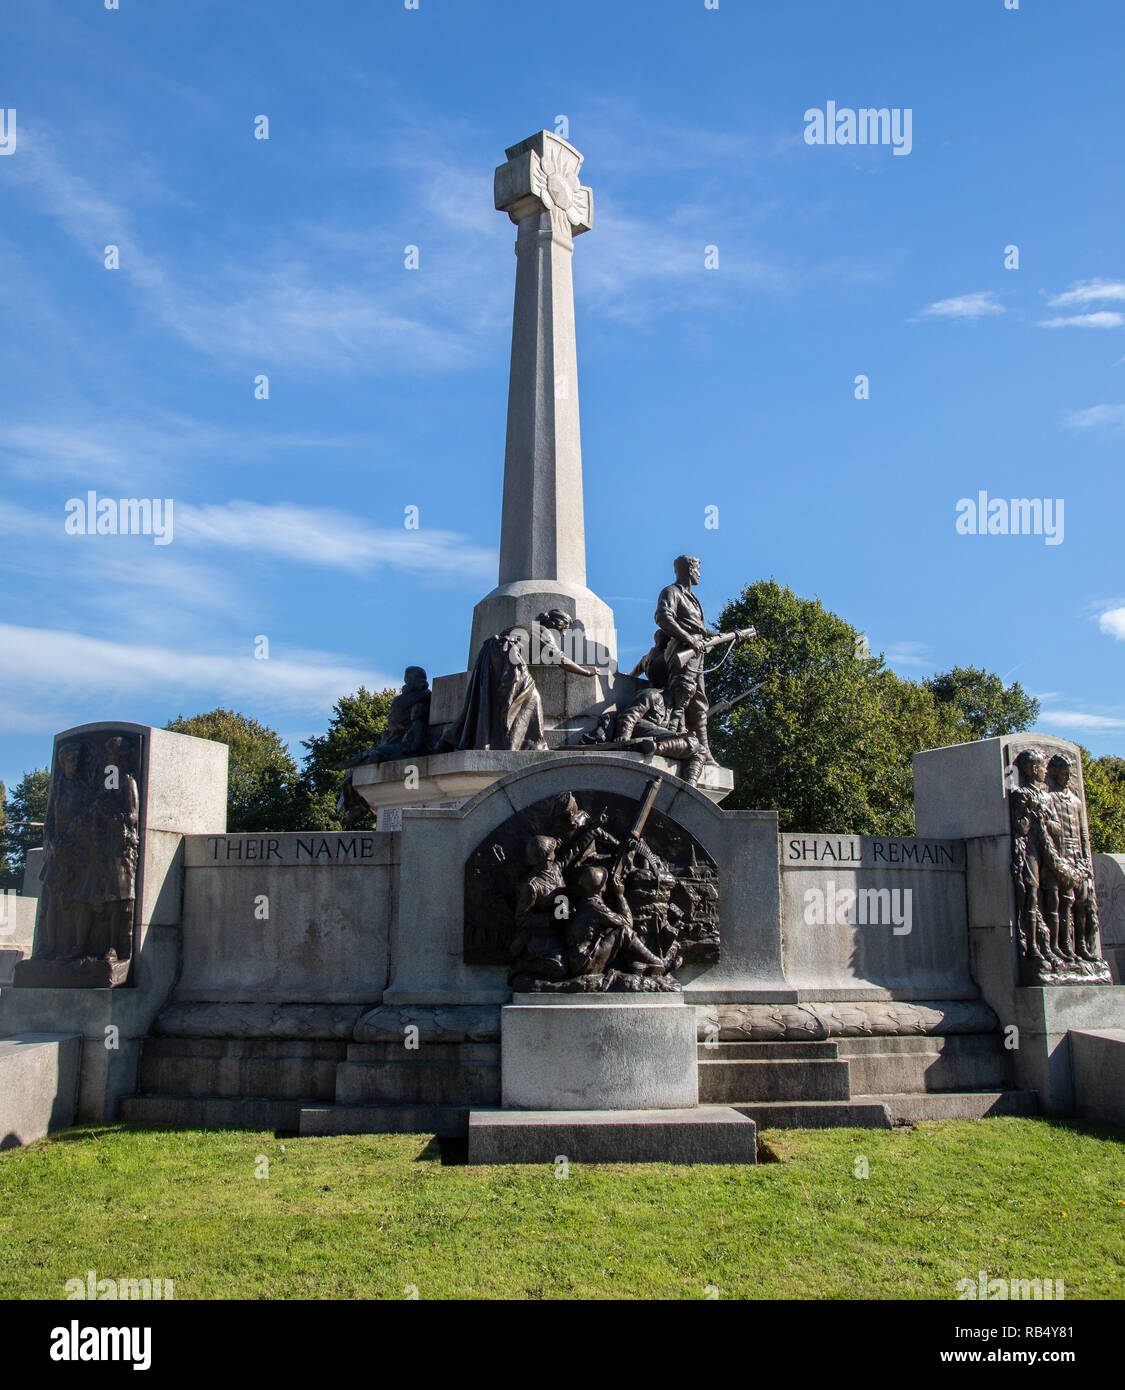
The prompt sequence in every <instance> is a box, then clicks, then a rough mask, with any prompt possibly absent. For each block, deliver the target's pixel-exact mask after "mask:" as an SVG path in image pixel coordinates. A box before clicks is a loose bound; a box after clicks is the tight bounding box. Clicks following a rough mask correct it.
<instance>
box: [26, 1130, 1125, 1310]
mask: <svg viewBox="0 0 1125 1390" xmlns="http://www.w3.org/2000/svg"><path fill="white" fill-rule="evenodd" d="M763 1140H764V1143H765V1145H766V1146H767V1147H768V1149H770V1150H772V1152H773V1153H774V1154H775V1155H776V1156H777V1157H778V1158H779V1159H780V1160H782V1161H781V1162H775V1163H762V1164H759V1165H758V1166H757V1167H756V1168H755V1167H750V1168H737V1167H698V1168H682V1167H672V1166H667V1165H663V1164H651V1165H649V1164H645V1165H627V1164H621V1165H597V1166H584V1165H580V1164H572V1165H571V1167H570V1172H569V1176H568V1177H566V1178H565V1179H560V1178H557V1177H556V1176H555V1173H554V1169H553V1168H551V1167H539V1166H535V1167H527V1166H518V1167H508V1168H469V1167H464V1166H461V1167H456V1166H451V1165H444V1166H443V1164H442V1163H441V1161H440V1157H439V1154H438V1148H437V1145H436V1144H434V1143H431V1142H430V1141H428V1140H427V1138H426V1137H425V1136H413V1135H375V1136H370V1137H366V1136H364V1137H354V1138H339V1139H276V1138H275V1137H274V1136H273V1135H272V1134H255V1133H246V1132H226V1131H223V1132H203V1133H200V1132H195V1131H186V1130H181V1131H156V1130H146V1129H141V1128H136V1127H131V1126H110V1127H106V1128H100V1129H94V1130H86V1129H77V1130H71V1131H68V1132H67V1133H65V1134H62V1135H57V1136H53V1137H52V1138H51V1139H48V1140H44V1141H42V1142H40V1143H38V1144H34V1145H31V1146H30V1147H29V1148H26V1149H16V1150H12V1151H9V1152H7V1153H4V1154H0V1251H2V1254H0V1297H4V1298H60V1297H62V1296H63V1293H64V1286H65V1282H66V1280H67V1279H72V1278H84V1277H85V1274H86V1271H87V1270H88V1269H93V1270H95V1271H96V1272H97V1274H98V1276H99V1277H100V1278H107V1277H109V1278H124V1277H128V1278H141V1277H145V1276H147V1277H150V1278H154V1279H155V1278H170V1279H173V1280H174V1281H175V1290H176V1297H177V1298H178V1299H191V1298H277V1299H291V1298H402V1297H404V1294H405V1291H406V1289H407V1287H408V1286H410V1285H414V1286H416V1287H417V1289H418V1296H419V1297H420V1298H431V1299H434V1298H581V1299H588V1298H645V1299H650V1298H703V1297H705V1296H707V1289H708V1286H713V1287H714V1288H717V1290H718V1296H719V1297H721V1298H847V1299H857V1298H941V1299H947V1298H952V1297H954V1296H955V1291H956V1283H957V1280H958V1279H961V1278H964V1277H972V1278H975V1277H976V1275H977V1272H978V1271H979V1270H981V1269H984V1270H987V1271H988V1273H989V1275H990V1277H997V1276H1002V1277H1008V1278H1028V1279H1033V1278H1043V1279H1046V1278H1052V1279H1063V1280H1064V1282H1065V1286H1066V1297H1067V1298H1072V1299H1073V1298H1089V1299H1110V1298H1121V1297H1122V1296H1125V1161H1123V1159H1125V1149H1123V1147H1122V1144H1121V1134H1120V1131H1113V1130H1107V1129H1101V1128H1098V1127H1095V1126H1092V1125H1083V1124H1079V1123H1050V1122H1048V1121H1045V1120H1023V1119H995V1120H969V1121H955V1122H946V1123H933V1124H923V1125H919V1126H917V1127H916V1128H915V1129H913V1130H911V1131H890V1132H888V1131H878V1130H821V1131H817V1130H800V1131H777V1130H775V1131H771V1132H769V1133H768V1134H766V1135H764V1136H763ZM259 1155H265V1156H266V1157H267V1158H268V1160H269V1177H268V1179H259V1178H256V1177H255V1175H254V1174H255V1166H256V1163H257V1159H258V1156H259ZM861 1156H862V1157H865V1158H866V1159H867V1162H868V1165H869V1170H870V1176H869V1177H868V1178H867V1179H865V1180H863V1179H858V1178H856V1177H855V1176H854V1174H855V1161H856V1159H857V1158H858V1157H861Z"/></svg>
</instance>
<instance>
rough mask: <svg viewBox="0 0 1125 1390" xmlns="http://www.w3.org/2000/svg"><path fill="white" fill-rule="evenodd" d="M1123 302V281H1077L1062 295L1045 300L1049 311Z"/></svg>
mask: <svg viewBox="0 0 1125 1390" xmlns="http://www.w3.org/2000/svg"><path fill="white" fill-rule="evenodd" d="M1115 300H1117V301H1123V302H1125V280H1079V281H1077V282H1076V283H1075V284H1073V285H1072V286H1071V287H1070V289H1069V290H1066V291H1065V292H1064V293H1063V294H1057V295H1055V297H1054V298H1053V299H1048V300H1047V306H1048V308H1051V309H1067V308H1071V307H1077V306H1080V305H1083V304H1104V303H1112V302H1113V301H1115Z"/></svg>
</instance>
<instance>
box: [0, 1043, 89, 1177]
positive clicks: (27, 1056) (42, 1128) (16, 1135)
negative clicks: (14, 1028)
mask: <svg viewBox="0 0 1125 1390" xmlns="http://www.w3.org/2000/svg"><path fill="white" fill-rule="evenodd" d="M81 1054H82V1039H81V1038H80V1037H79V1036H78V1035H77V1034H75V1033H69V1034H63V1033H23V1034H20V1035H19V1036H17V1037H11V1038H0V1149H11V1148H16V1147H18V1146H19V1145H20V1144H30V1143H32V1142H33V1141H34V1140H36V1139H42V1138H43V1136H44V1135H45V1134H48V1133H50V1132H51V1131H52V1130H56V1129H65V1128H66V1127H67V1126H68V1125H71V1124H73V1123H74V1117H75V1110H76V1103H77V1099H78V1073H79V1068H80V1065H81Z"/></svg>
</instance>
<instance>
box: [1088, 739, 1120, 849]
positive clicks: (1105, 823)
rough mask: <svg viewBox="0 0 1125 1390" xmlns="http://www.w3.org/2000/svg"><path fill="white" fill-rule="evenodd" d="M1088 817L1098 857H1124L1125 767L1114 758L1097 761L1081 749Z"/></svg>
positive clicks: (1091, 842) (1107, 755)
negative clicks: (1109, 855) (1101, 855)
mask: <svg viewBox="0 0 1125 1390" xmlns="http://www.w3.org/2000/svg"><path fill="white" fill-rule="evenodd" d="M1079 748H1080V749H1081V752H1082V781H1083V782H1084V784H1085V787H1086V817H1087V819H1088V820H1089V823H1090V846H1091V848H1092V850H1093V852H1094V853H1095V854H1125V775H1123V774H1125V763H1123V760H1122V759H1121V758H1118V757H1114V756H1113V754H1110V753H1107V754H1106V755H1105V757H1102V758H1095V757H1094V756H1093V754H1092V753H1091V752H1090V751H1089V750H1088V749H1086V748H1082V745H1081V744H1079Z"/></svg>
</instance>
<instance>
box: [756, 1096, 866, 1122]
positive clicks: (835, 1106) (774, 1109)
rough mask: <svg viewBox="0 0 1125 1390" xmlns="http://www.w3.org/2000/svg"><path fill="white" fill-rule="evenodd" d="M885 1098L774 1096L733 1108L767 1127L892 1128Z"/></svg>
mask: <svg viewBox="0 0 1125 1390" xmlns="http://www.w3.org/2000/svg"><path fill="white" fill-rule="evenodd" d="M883 1099H884V1098H882V1097H878V1096H864V1097H863V1098H862V1099H860V1100H850V1101H848V1100H844V1101H838V1100H774V1101H755V1102H751V1103H747V1104H743V1103H742V1102H739V1103H738V1104H736V1105H733V1106H732V1107H731V1108H732V1109H734V1110H737V1111H738V1112H739V1114H740V1115H745V1116H746V1117H747V1118H748V1119H751V1120H753V1121H754V1123H755V1124H756V1125H757V1126H758V1129H759V1130H763V1129H890V1128H891V1127H892V1120H891V1114H890V1111H889V1110H888V1109H887V1107H886V1106H885V1105H884V1104H883V1103H882V1101H883Z"/></svg>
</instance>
